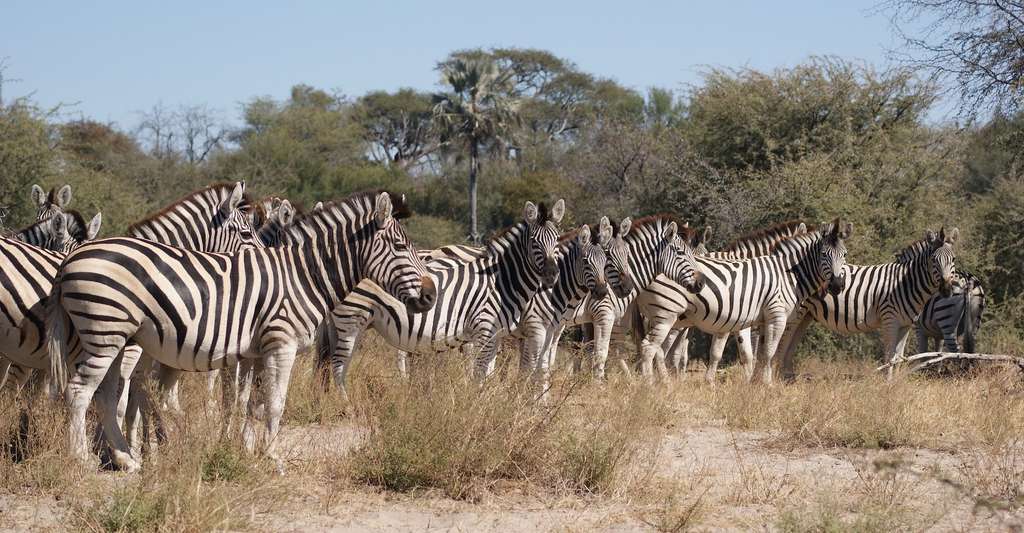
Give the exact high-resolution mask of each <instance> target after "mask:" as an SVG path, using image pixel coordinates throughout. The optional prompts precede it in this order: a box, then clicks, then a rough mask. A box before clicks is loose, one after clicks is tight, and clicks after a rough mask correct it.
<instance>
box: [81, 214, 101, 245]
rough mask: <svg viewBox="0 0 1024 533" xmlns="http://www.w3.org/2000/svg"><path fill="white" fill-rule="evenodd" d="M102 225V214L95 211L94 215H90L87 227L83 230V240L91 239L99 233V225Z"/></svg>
mask: <svg viewBox="0 0 1024 533" xmlns="http://www.w3.org/2000/svg"><path fill="white" fill-rule="evenodd" d="M101 225H103V214H102V213H96V216H94V217H92V220H90V221H89V227H88V228H86V230H85V240H87V241H91V240H93V239H95V238H96V236H97V235H99V234H100V226H101Z"/></svg>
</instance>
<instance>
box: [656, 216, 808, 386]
mask: <svg viewBox="0 0 1024 533" xmlns="http://www.w3.org/2000/svg"><path fill="white" fill-rule="evenodd" d="M803 233H807V224H805V223H804V222H802V221H799V220H789V221H786V222H782V223H779V224H775V225H773V226H770V227H767V228H764V229H761V230H758V231H755V232H753V233H750V234H747V235H744V236H742V237H739V238H737V239H734V240H733V241H732V242H730V243H729V244H727V245H726V246H725V247H724V248H723V249H722V250H718V251H713V252H709V251H708V250H707V248H706V246H705V245H706V243H707V242H708V240H709V238H710V236H711V228H710V227H707V228H705V229H704V237H703V239H702V244H701V245H700V246H698V248H697V251H696V254H697V255H701V256H705V257H710V258H712V259H727V260H741V259H752V258H754V257H761V256H765V255H768V254H769V253H771V249H772V247H773V246H775V244H776V243H778V242H779V241H780V240H782V239H786V238H789V237H792V236H794V235H801V234H803ZM691 330H692V328H690V327H679V328H676V327H673V328H672V330H671V331H670V332H669V333H668V335H667V336H666V337H665V341H664V342H663V343H662V345H661V349H662V350H663V351H664V354H665V355H664V357H665V359H666V360H667V361H668V365H669V367H670V368H671V369H673V370H675V371H676V372H680V373H682V374H683V375H685V373H686V370H687V366H688V364H689V337H690V331H691ZM735 336H736V345H737V349H738V352H739V354H740V360H741V361H744V362H746V363H747V375H748V376H751V375H752V374H753V371H754V368H753V361H754V351H755V350H756V346H757V341H756V335H754V331H753V330H752V329H744V330H742V331H740V332H738V333H736V334H735ZM709 362H710V360H709Z"/></svg>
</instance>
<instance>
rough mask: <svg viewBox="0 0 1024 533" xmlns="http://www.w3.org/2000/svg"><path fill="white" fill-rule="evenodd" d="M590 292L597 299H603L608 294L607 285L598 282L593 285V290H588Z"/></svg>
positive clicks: (603, 282)
mask: <svg viewBox="0 0 1024 533" xmlns="http://www.w3.org/2000/svg"><path fill="white" fill-rule="evenodd" d="M590 292H591V294H593V295H594V296H596V297H598V298H604V297H605V296H606V295H607V294H608V283H606V282H605V281H604V280H601V281H598V282H597V283H595V284H594V288H593V289H590Z"/></svg>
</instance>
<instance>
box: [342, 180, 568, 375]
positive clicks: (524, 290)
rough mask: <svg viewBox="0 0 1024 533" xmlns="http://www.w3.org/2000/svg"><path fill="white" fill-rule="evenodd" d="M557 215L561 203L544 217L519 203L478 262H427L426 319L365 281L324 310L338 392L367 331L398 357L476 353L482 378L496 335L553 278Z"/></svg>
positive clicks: (513, 321) (511, 324)
mask: <svg viewBox="0 0 1024 533" xmlns="http://www.w3.org/2000/svg"><path fill="white" fill-rule="evenodd" d="M564 214H565V202H564V201H562V200H559V201H558V202H556V203H555V205H554V206H553V207H552V208H551V210H550V211H548V210H547V209H545V208H544V206H543V204H542V205H541V206H540V207H538V206H536V205H534V204H533V203H532V202H527V203H526V207H525V210H524V216H523V219H524V220H523V221H522V222H519V223H517V224H515V225H513V226H511V227H509V228H507V229H506V230H505V231H504V232H502V233H501V234H500V235H498V236H497V237H495V238H494V239H493V240H492V241H491V242H490V243H488V245H487V247H486V249H485V250H484V253H483V254H482V255H481V256H479V257H475V258H474V259H472V260H470V261H463V260H459V259H438V260H437V261H434V262H433V263H431V264H429V265H428V268H429V270H430V275H431V277H432V278H433V280H434V283H435V285H436V286H437V294H438V302H437V305H435V306H434V308H433V309H432V310H430V311H428V312H426V313H422V314H412V313H410V312H409V310H407V309H406V308H405V306H403V305H401V302H399V301H397V300H395V299H394V298H391V297H389V296H388V295H387V293H386V292H385V291H382V290H381V289H380V288H379V287H377V286H375V285H374V284H373V283H367V282H364V283H361V284H360V285H359V286H357V287H356V288H355V289H354V290H353V291H352V293H351V294H349V296H348V298H346V299H345V301H344V302H342V303H341V305H339V306H338V307H335V308H334V309H333V311H332V320H333V321H334V325H335V332H336V339H333V340H334V344H335V347H334V350H333V352H332V354H331V368H332V371H333V373H334V378H335V383H336V385H337V386H338V387H339V388H340V390H341V392H342V394H344V391H345V374H346V371H347V369H348V361H349V359H350V358H351V357H352V351H353V349H354V347H355V342H356V340H357V339H358V337H359V335H360V334H361V333H362V331H363V330H365V329H366V328H367V327H373V328H374V329H375V330H376V331H377V332H378V333H379V334H380V335H381V336H382V337H384V339H385V340H387V341H388V342H389V343H390V344H391V345H392V346H394V347H396V348H398V349H400V350H404V351H406V352H421V353H423V352H431V351H436V350H448V349H452V348H460V347H464V346H465V345H467V344H468V345H470V347H469V348H468V349H470V350H472V351H474V352H478V356H477V357H476V360H475V363H476V373H477V375H478V376H480V377H483V376H484V375H486V374H487V373H489V371H490V369H491V365H492V363H493V361H494V356H495V350H496V349H497V343H498V341H499V340H500V338H501V336H503V335H504V334H506V333H507V332H508V331H510V330H512V329H514V328H515V327H517V326H518V324H519V323H520V321H521V320H522V317H523V316H524V313H525V311H526V308H527V306H528V304H529V302H530V300H531V299H532V298H533V296H534V295H535V294H536V293H537V291H538V290H540V288H541V286H542V285H543V286H545V287H551V286H553V285H554V283H555V281H556V279H557V274H558V266H557V264H558V263H557V259H558V256H557V253H558V250H557V244H558V237H559V231H558V227H557V224H558V222H560V221H561V220H562V216H563V215H564Z"/></svg>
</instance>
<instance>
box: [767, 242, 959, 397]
mask: <svg viewBox="0 0 1024 533" xmlns="http://www.w3.org/2000/svg"><path fill="white" fill-rule="evenodd" d="M959 235H960V232H959V231H958V230H957V229H956V228H953V229H952V230H951V231H950V232H949V234H947V233H946V230H945V228H943V229H942V230H941V231H939V233H935V232H934V231H931V230H929V231H927V232H925V235H924V238H922V239H921V240H918V241H914V242H913V243H911V244H909V245H908V246H906V247H905V248H903V249H902V250H900V251H899V252H897V253H896V254H895V259H896V260H895V261H894V262H891V263H884V264H879V265H869V266H861V265H847V284H846V287H845V289H844V290H841V291H839V292H838V293H832V294H830V295H815V296H813V297H811V298H809V299H808V300H807V301H805V302H804V305H803V306H802V309H801V312H800V314H799V316H798V317H797V318H796V319H795V320H794V321H793V322H792V323H791V329H790V330H788V331H787V332H786V335H785V337H784V339H783V342H782V343H781V344H780V347H779V348H780V350H781V351H780V353H781V354H782V356H781V358H780V371H781V372H782V374H783V376H784V377H786V378H791V377H792V376H794V375H795V372H794V367H793V353H794V352H795V351H796V346H797V344H798V343H799V342H800V339H801V338H802V337H803V334H804V332H805V331H806V329H807V326H809V325H810V323H811V322H812V321H814V322H817V323H819V324H821V325H823V326H825V327H826V328H828V329H830V330H832V331H834V332H837V333H843V334H849V333H866V332H869V331H875V330H880V331H881V334H882V341H883V344H884V345H885V352H884V354H883V355H884V357H885V360H886V362H887V363H890V365H889V367H888V372H887V375H888V377H890V378H891V377H892V370H893V364H895V363H896V362H898V361H899V360H900V359H901V358H902V357H903V351H904V348H905V347H906V342H907V336H908V334H909V333H910V327H911V326H912V325H913V324H914V321H915V320H916V319H917V316H918V315H919V314H920V313H921V311H922V309H924V306H925V303H927V301H928V300H929V299H930V298H931V297H932V296H933V295H934V294H935V293H936V291H939V292H940V293H941V294H943V295H948V294H949V293H950V291H951V283H952V281H953V271H954V267H955V265H954V263H955V253H954V251H953V245H954V244H955V243H956V241H957V239H958V237H959Z"/></svg>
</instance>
